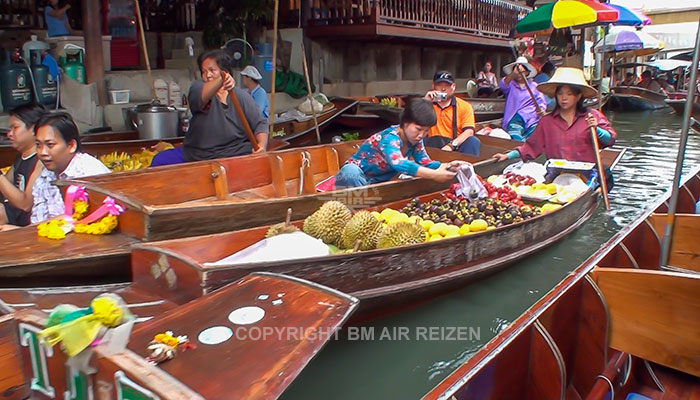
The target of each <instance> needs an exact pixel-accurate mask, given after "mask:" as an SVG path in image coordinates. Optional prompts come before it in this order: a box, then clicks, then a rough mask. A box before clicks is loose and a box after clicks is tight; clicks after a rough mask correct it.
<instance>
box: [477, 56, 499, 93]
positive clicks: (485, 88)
mask: <svg viewBox="0 0 700 400" xmlns="http://www.w3.org/2000/svg"><path fill="white" fill-rule="evenodd" d="M491 68H493V67H492V65H491V61H486V63H485V64H484V69H482V70H481V71H479V74H478V75H477V76H476V84H477V86H478V89H477V91H476V95H477V96H478V97H491V95H492V94H493V92H494V91H495V90H496V89H498V78H496V74H494V73H493V72H491Z"/></svg>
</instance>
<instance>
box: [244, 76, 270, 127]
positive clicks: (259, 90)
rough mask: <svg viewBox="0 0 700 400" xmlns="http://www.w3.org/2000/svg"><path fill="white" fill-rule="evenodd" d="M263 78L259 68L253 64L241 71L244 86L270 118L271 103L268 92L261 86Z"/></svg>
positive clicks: (265, 115) (266, 116)
mask: <svg viewBox="0 0 700 400" xmlns="http://www.w3.org/2000/svg"><path fill="white" fill-rule="evenodd" d="M261 80H262V75H260V72H258V69H257V68H255V67H254V66H252V65H249V66H247V67H245V68H243V71H241V81H242V83H243V86H245V87H246V89H247V91H248V93H250V95H251V96H253V100H255V103H256V104H257V105H258V108H259V109H260V112H262V116H263V117H265V119H268V118H270V104H269V102H268V101H267V92H265V89H263V87H262V86H260V81H261Z"/></svg>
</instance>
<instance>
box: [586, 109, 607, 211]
mask: <svg viewBox="0 0 700 400" xmlns="http://www.w3.org/2000/svg"><path fill="white" fill-rule="evenodd" d="M588 116H589V117H592V116H593V114H591V113H588ZM591 140H593V151H594V152H595V161H596V164H597V165H598V176H599V178H598V181H599V182H600V191H601V192H603V201H604V202H605V210H606V211H610V199H609V198H608V184H607V182H606V179H605V166H603V160H602V159H601V158H600V147H599V146H598V134H597V133H596V130H595V128H594V127H591Z"/></svg>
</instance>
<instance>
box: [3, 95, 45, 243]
mask: <svg viewBox="0 0 700 400" xmlns="http://www.w3.org/2000/svg"><path fill="white" fill-rule="evenodd" d="M45 112H46V108H44V106H41V105H37V104H28V105H24V106H21V107H18V108H16V109H14V110H12V111H10V120H9V123H10V130H9V131H7V138H8V139H10V145H11V146H12V148H14V149H15V150H17V152H18V153H19V154H17V158H15V161H14V162H13V163H12V167H11V168H10V170H9V171H8V172H7V174H6V175H2V174H0V201H2V202H3V207H0V226H1V225H5V224H10V225H15V226H26V225H29V221H30V215H31V214H30V211H31V210H32V205H33V204H34V198H33V197H32V186H33V185H34V182H36V179H37V178H38V177H39V174H40V173H41V169H42V168H41V164H40V163H38V162H37V161H38V157H37V155H36V142H35V140H34V126H35V125H36V123H37V122H38V121H39V118H41V116H42V115H43V114H44V113H45ZM0 229H1V228H0Z"/></svg>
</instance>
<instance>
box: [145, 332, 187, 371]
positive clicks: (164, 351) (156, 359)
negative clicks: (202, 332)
mask: <svg viewBox="0 0 700 400" xmlns="http://www.w3.org/2000/svg"><path fill="white" fill-rule="evenodd" d="M178 346H179V347H180V349H181V351H183V352H184V351H186V350H188V349H194V348H196V347H195V345H193V344H192V343H190V341H189V339H188V338H187V336H173V332H172V331H167V332H165V333H159V334H157V335H155V336H154V337H153V340H152V341H151V343H149V344H148V347H147V349H148V357H147V358H146V360H148V362H150V363H152V364H160V363H162V362H163V361H168V360H170V359H172V358H174V357H175V354H176V352H177V349H178Z"/></svg>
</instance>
